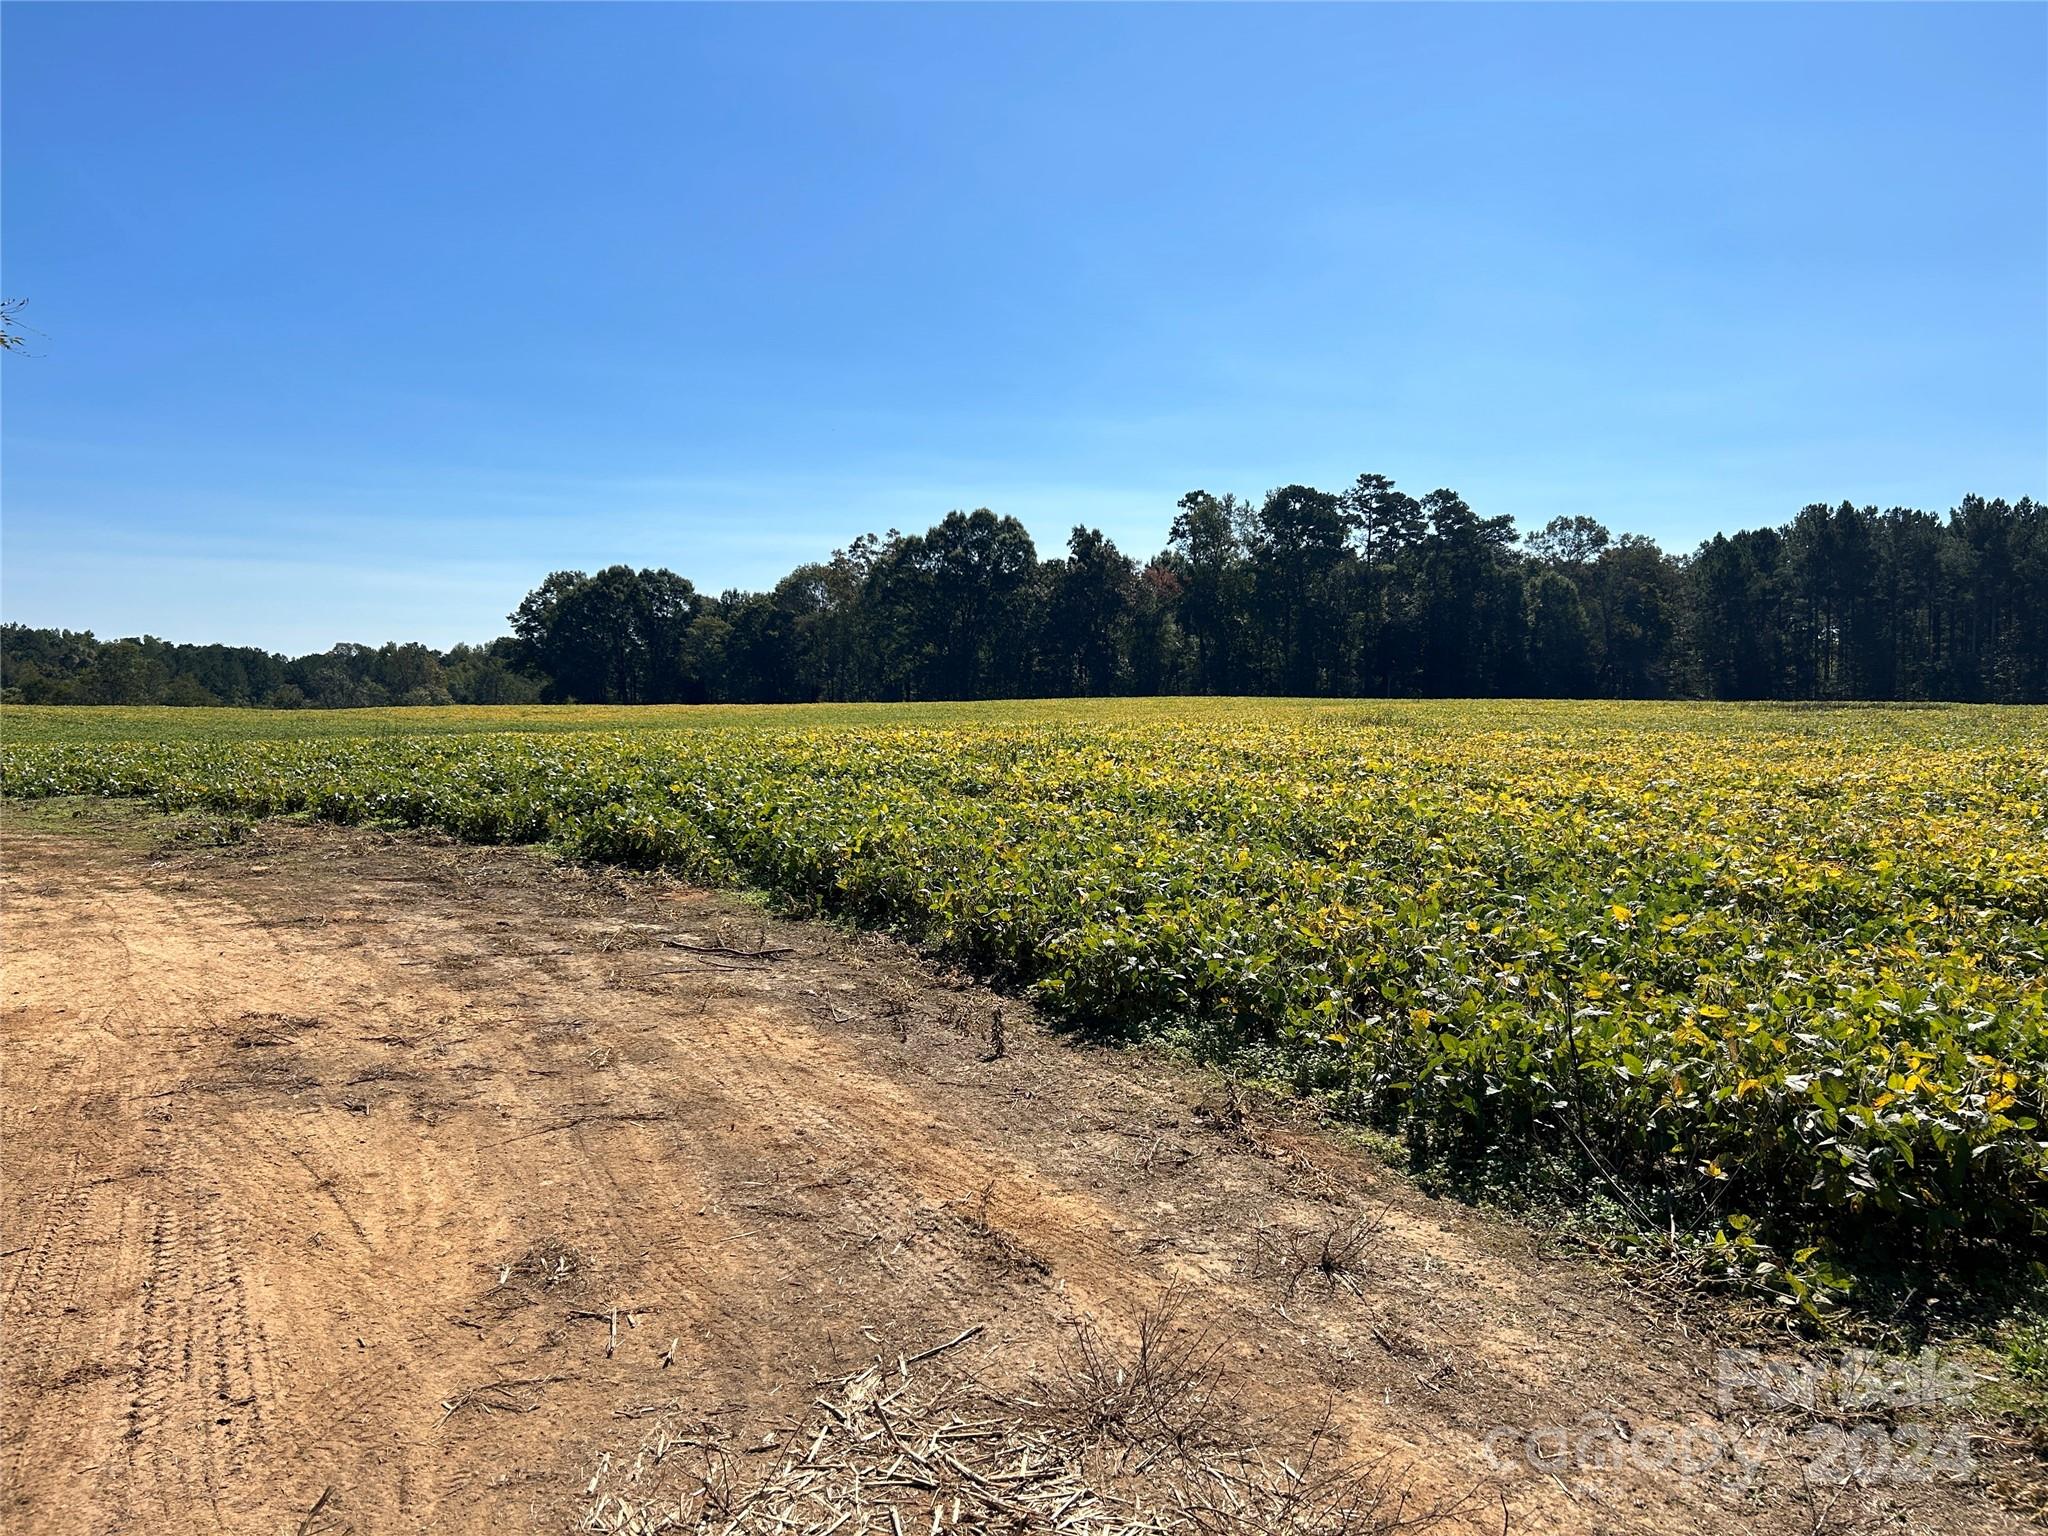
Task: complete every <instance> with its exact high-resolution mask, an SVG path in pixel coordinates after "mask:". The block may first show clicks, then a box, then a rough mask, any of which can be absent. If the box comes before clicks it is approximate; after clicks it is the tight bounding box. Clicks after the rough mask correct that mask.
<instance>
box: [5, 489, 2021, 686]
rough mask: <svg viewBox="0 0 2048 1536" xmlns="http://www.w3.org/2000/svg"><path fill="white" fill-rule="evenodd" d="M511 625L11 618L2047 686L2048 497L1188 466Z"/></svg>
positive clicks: (666, 658)
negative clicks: (1533, 484)
mask: <svg viewBox="0 0 2048 1536" xmlns="http://www.w3.org/2000/svg"><path fill="white" fill-rule="evenodd" d="M509 622H510V624H511V628H512V633H511V634H510V635H507V636H504V637H501V638H499V639H496V640H493V641H491V642H489V643H488V644H486V645H481V646H468V645H460V646H457V647H455V648H454V649H453V650H451V651H445V652H441V651H435V650H433V649H432V648H430V647H428V646H424V645H418V644H397V643H392V644H387V645H383V646H380V647H375V648H372V647H369V646H362V645H338V646H335V647H334V648H333V649H332V650H328V651H323V652H319V653H317V654H314V655H309V656H300V657H296V658H287V657H284V656H281V655H274V654H271V653H269V652H265V651H262V650H257V649H251V648H244V647H233V646H219V645H172V644H169V643H167V642H165V641H161V640H156V639H152V638H147V637H145V638H142V639H129V640H118V641H112V642H106V641H100V640H96V639H94V637H93V636H92V635H90V634H89V633H74V632H71V631H65V630H50V629H29V628H27V627H25V626H22V625H18V624H9V625H5V626H4V627H0V690H4V691H0V697H4V698H5V699H6V700H8V701H11V702H23V703H108V704H237V705H267V706H271V707H279V708H295V707H319V708H347V707H357V706H363V705H373V704H444V703H461V704H507V703H531V702H577V703H593V704H598V703H602V704H652V703H703V702H718V703H770V702H805V701H812V700H892V699H903V700H914V699H976V698H1013V697H1029V696H1040V697H1048V696H1050V697H1058V696H1067V695H1107V694H1170V693H1213V694H1281V695H1330V696H1406V695H1422V696H1434V697H1450V696H1541V697H1584V696H1600V697H1612V698H1667V697H1706V698H1723V699H1815V700H1821V699H1844V700H1848V699H1869V700H1885V699H1900V700H1911V699H1959V700H1985V701H1996V702H2041V701H2048V507H2044V505H2043V504H2042V503H2037V502H2035V501H2033V500H2032V499H2030V498H2022V499H2020V500H2018V501H2014V502H2007V501H2003V500H1996V501H1987V500H1985V499H1984V498H1982V497H1979V496H1967V497H1965V498H1963V500H1962V501H1961V503H1959V504H1958V505H1957V506H1956V507H1954V508H1952V509H1951V510H1950V511H1949V512H1948V513H1947V514H1946V515H1940V514H1934V513H1928V512H1921V511H1916V510H1912V509H1909V508H1904V507H1893V508H1890V509H1887V510H1884V511H1880V510H1879V509H1877V508H1876V507H1872V506H1865V507H1858V506H1856V505H1854V504H1853V503H1851V502H1847V501H1845V502H1842V503H1841V504H1840V505H1837V506H1829V505H1825V504H1815V505H1812V506H1808V507H1805V508H1803V509H1802V510H1801V511H1800V512H1799V514H1798V515H1797V516H1796V517H1794V518H1793V519H1792V520H1791V521H1790V522H1788V523H1785V524H1783V525H1782V526H1779V527H1775V528H1758V529H1750V530H1745V531H1742V532H1739V533H1734V534H1725V535H1716V536H1715V537H1714V538H1712V539H1709V540H1708V541H1706V542H1705V543H1703V544H1701V545H1700V546H1699V547H1698V548H1697V549H1696V550H1694V551H1693V552H1692V553H1691V554H1689V555H1673V554H1668V553H1666V552H1665V551H1664V550H1662V549H1660V548H1659V547H1658V546H1657V544H1656V543H1655V542H1654V541H1653V540H1651V539H1648V538H1644V537H1641V536H1639V535H1635V534H1622V535H1621V536H1620V537H1618V538H1617V537H1615V536H1614V535H1613V534H1611V533H1610V531H1609V530H1608V529H1607V528H1605V527H1604V526H1602V525H1601V524H1600V523H1598V522H1597V521H1595V520H1594V519H1592V518H1589V517H1560V518H1556V519H1553V520H1552V521H1551V522H1550V523H1548V524H1547V525H1546V526H1545V527H1544V528H1543V529H1542V530H1540V531H1539V532H1536V533H1533V534H1530V535H1528V536H1526V537H1521V536H1518V535H1517V532H1516V529H1515V526H1514V522H1513V520H1512V519H1511V518H1507V517H1482V516H1480V515H1479V514H1478V513H1477V512H1475V511H1474V510H1473V509H1472V508H1471V507H1470V506H1469V505H1467V504H1466V502H1465V501H1464V499H1463V498H1462V497H1460V496H1458V495H1457V494H1456V493H1455V492H1453V491H1448V490H1437V491H1431V492H1430V493H1428V494H1427V495H1425V496H1420V497H1416V496H1411V495H1409V494H1407V493H1406V492H1404V491H1401V490H1400V489H1398V488H1397V487H1396V486H1395V484H1394V483H1393V482H1392V481H1391V480H1389V479H1388V478H1387V477H1385V476H1384V475H1360V476H1359V477H1358V479H1357V480H1356V481H1355V482H1354V483H1353V484H1352V485H1350V486H1349V487H1347V488H1345V489H1344V490H1342V491H1325V490H1319V489H1316V488H1315V487H1312V486H1306V485H1288V486H1282V487H1281V488H1279V489H1278V490H1275V491H1272V492H1270V493H1268V494H1267V495H1266V496H1265V497H1264V498H1263V499H1262V500H1249V499H1243V498H1240V497H1237V496H1235V495H1228V494H1226V495H1215V494H1211V493H1210V492H1207V491H1191V492H1189V493H1188V494H1187V495H1186V496H1183V497H1182V498H1181V499H1180V502H1179V504H1178V508H1177V515H1176V516H1175V518H1174V521H1173V525H1172V532H1171V535H1170V538H1169V541H1168V544H1167V547H1166V548H1165V549H1164V550H1163V551H1161V552H1160V553H1159V554H1157V555H1155V556H1153V557H1152V558H1151V559H1150V560H1147V561H1143V562H1140V561H1138V560H1136V559H1133V558H1132V557H1131V556H1129V555H1126V554H1124V553H1123V552H1122V551H1120V550H1119V549H1118V548H1117V547H1116V545H1115V544H1114V543H1112V542H1111V541H1110V540H1109V539H1108V538H1106V537H1105V536H1104V535H1103V534H1102V533H1101V532H1100V531H1099V530H1096V529H1092V528H1086V527H1077V528H1075V529H1074V531H1073V533H1072V535H1071V536H1070V537H1069V538H1068V540H1067V546H1066V551H1065V553H1064V554H1063V555H1060V556H1058V557H1055V558H1051V559H1044V558H1041V557H1040V555H1039V552H1038V550H1037V548H1036V546H1035V545H1034V544H1033V542H1032V539H1031V536H1030V534H1029V533H1027V532H1026V531H1025V529H1024V527H1023V525H1022V524H1020V523H1019V522H1018V521H1017V520H1016V519H1015V518H1011V517H999V516H997V515H996V514H995V513H993V512H990V511H987V510H985V509H984V510H980V511H975V512H952V513H948V514H947V515H946V517H945V518H944V519H942V520H941V521H940V522H939V523H938V524H937V525H936V526H935V527H932V528H930V529H928V530H926V531H925V532H924V533H918V534H904V533H899V532H896V531H894V530H892V531H890V532H889V533H888V534H887V535H881V536H878V535H874V534H868V535H864V536H863V537H861V538H858V539H856V540H854V541H853V542H852V543H851V544H849V545H848V546H847V547H846V548H844V549H840V550H835V551H834V552H833V554H832V557H831V558H830V559H829V560H826V561H822V562H818V563H814V564H809V565H804V566H800V567H798V568H797V569H796V570H794V571H792V572H790V574H789V575H787V576H785V577H784V578H783V579H782V580H781V581H779V582H777V583H776V584H775V586H774V587H773V588H772V589H771V590H769V591H766V592H741V591H728V592H725V593H722V594H719V595H717V596H713V595H711V594H709V593H704V592H699V591H698V590H697V588H696V587H695V586H694V585H693V584H692V583H691V582H690V581H688V580H687V579H685V578H684V577H681V576H678V575H676V574H675V573H674V572H672V571H668V570H658V569H657V570H635V569H633V568H632V567H630V566H625V565H615V566H611V567H609V568H607V569H605V570H601V571H598V572H596V573H595V574H586V573H585V572H582V571H557V572H555V573H554V574H552V575H550V576H549V577H548V578H547V579H546V580H545V581H543V582H542V583H541V584H540V585H539V586H538V587H536V588H534V590H533V591H532V592H530V593H528V594H527V596H526V597H525V599H524V600H523V601H522V602H521V603H520V604H519V606H518V608H517V609H516V610H515V611H514V612H513V613H512V614H511V615H510V616H509Z"/></svg>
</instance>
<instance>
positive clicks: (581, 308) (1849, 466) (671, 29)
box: [0, 4, 2048, 651]
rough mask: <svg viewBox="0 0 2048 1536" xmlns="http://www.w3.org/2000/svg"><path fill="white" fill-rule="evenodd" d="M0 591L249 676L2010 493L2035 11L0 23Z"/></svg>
mask: <svg viewBox="0 0 2048 1536" xmlns="http://www.w3.org/2000/svg"><path fill="white" fill-rule="evenodd" d="M0 25H4V69H5V79H4V86H5V103H4V134H5V139H4V156H5V187H4V207H0V211H4V229H0V255H4V279H0V286H4V291H5V292H6V294H7V295H8V296H10V297H12V296H25V297H27V298H28V299H29V301H30V303H29V308H28V310H27V314H26V318H27V319H28V320H29V321H30V322H31V323H32V324H33V325H34V326H35V327H36V328H37V329H38V331H39V332H40V333H41V334H40V335H38V336H36V337H35V338H34V353H35V355H33V356H29V357H22V356H13V357H9V358H8V359H7V360H6V361H5V363H4V365H0V367H4V375H5V377H4V389H5V401H4V403H5V420H4V439H0V452H4V472H5V486H4V508H0V514H4V522H0V609H4V612H5V615H6V617H8V618H10V619H15V620H19V621H22V622H26V623H31V624H62V625H66V626H68V627H75V628H82V627H90V628H92V629H94V630H96V631H97V632H99V633H101V634H102V635H118V634H131V633H137V632H143V631H149V632H154V633H157V634H161V635H164V636H166V637H168V638H172V639H181V640H199V639H219V640H228V641H234V642H239V643H250V644H263V645H268V646H271V647H274V648H279V649H286V650H291V651H299V650H305V649H311V648H316V647H325V646H326V645H328V644H330V643H331V642H333V641H335V640H339V639H352V640H362V641H368V642H372V643H374V642H378V641H382V640H385V639H390V638H419V639H425V640H428V641H431V642H435V643H438V644H446V643H451V642H453V641H455V640H458V639H465V638H468V639H480V638H485V637H488V636H490V635H493V634H497V633H501V632H502V631H503V628H504V615H505V614H506V613H507V612H508V611H509V610H510V609H511V607H512V606H513V604H514V603H515V602H516V601H517V600H518V598H519V596H520V595H521V594H522V593H523V592H524V591H525V590H526V589H527V588H528V587H529V586H531V585H533V584H534V583H535V582H536V581H537V580H538V579H539V578H540V577H541V576H542V575H544V574H545V573H546V572H547V571H549V570H550V569H554V568H559V567H584V568H591V567H595V566H598V565H602V564H607V563H611V562H613V561H619V560H623V561H629V562H631V563H634V564H665V565H668V566H671V567H673V568H674V569H676V570H678V571H680V572H682V573H683V574H685V575H687V576H689V577H691V578H692V579H693V580H695V581H696V582H697V583H698V585H699V586H701V587H708V588H711V589H714V590H716V589H720V588H723V587H726V586H728V585H765V584H767V583H768V582H770V581H772V580H773V579H774V578H775V577H777V576H779V575H780V574H781V573H783V572H784V571H786V570H787V569H788V568H789V567H790V566H792V565H794V564H796V563H798V562H799V561H802V560H805V559H811V558H820V557H823V556H824V555H825V554H826V553H827V552H828V551H829V550H831V549H832V548H833V547H834V546H835V545H838V544H843V543H845V542H846V541H847V540H848V539H850V538H851V537H853V536H854V535H855V534H858V533H860V532H863V531H865V530H869V529H876V530H880V529H885V528H887V527H890V526H892V525H893V526H898V527H902V528H906V529H913V528H922V527H924V526H926V525H927V524H929V523H930V522H932V521H934V520H936V519H937V518H938V517H939V516H940V515H942V514H943V513H944V512H946V511H947V510H948V509H949V508H952V507H956V506H957V507H973V506H979V505H987V506H991V507H994V508H995V509H996V510H998V511H1001V512H1010V513H1014V514H1016V515H1017V516H1019V517H1020V518H1022V519H1023V520H1024V522H1025V523H1026V524H1027V526H1029V527H1030V528H1031V530H1032V532H1033V533H1034V535H1036V537H1037V539H1038V541H1039V545H1040V548H1041V550H1042V551H1047V552H1051V551H1053V550H1054V549H1056V548H1057V547H1058V546H1059V545H1061V544H1062V543H1063V541H1064V539H1065V536H1066V532H1067V530H1068V528H1069V527H1071V526H1072V525H1073V524H1074V523H1075V522H1077V521H1086V522H1089V523H1093V524H1097V525H1099V526H1101V527H1103V528H1105V529H1107V530H1108V531H1109V533H1110V534H1111V535H1112V536H1113V537H1114V538H1116V539H1117V540H1118V541H1119V542H1120V543H1121V544H1123V545H1124V547H1125V548H1126V549H1128V550H1130V551H1132V552H1133V553H1136V554H1139V555H1141V556H1142V555H1147V554H1150V553H1151V552H1152V551H1154V550H1155V549H1157V548H1158V547H1159V546H1160V544H1161V543H1162V542H1163V540H1164V538H1165V534H1166V528H1167V524H1168V522H1169V521H1170V519H1171V517H1172V512H1173V503H1174V500H1175V499H1176V498H1177V497H1178V496H1179V495H1180V494H1181V493H1182V492H1183V491H1186V490H1188V489H1190V488H1193V487H1197V486H1201V487H1206V488H1208V489H1212V490H1217V491H1223V490H1236V491H1239V492H1241V493H1250V494H1258V493H1260V492H1262V491H1264V490H1265V489H1267V488H1268V487H1270V486H1272V485H1275V484H1279V483H1283V482H1285V481H1289V480H1297V479H1298V480H1305V481H1308V482H1311V483H1317V484H1322V485H1326V486H1331V487H1336V486H1339V485H1341V484H1343V483H1346V482H1348V481H1349V480H1350V479H1351V478H1352V477H1353V476H1354V475H1356V474H1357V473H1358V472H1359V471H1361V470H1368V469H1370V470H1377V471H1381V472H1384V473H1388V474H1391V475H1393V476H1395V477H1396V479H1398V480H1399V481H1400V482H1401V483H1402V484H1403V485H1405V486H1406V487H1407V488H1409V489H1411V490H1414V491H1417V492H1420V491H1423V490H1427V489H1430V488H1432V487H1435V486H1438V485H1449V486H1452V487H1455V488H1456V489H1458V490H1460V491H1462V492H1463V493H1464V494H1465V495H1466V496H1467V497H1468V498H1469V499H1470V500H1471V501H1472V502H1473V503H1474V504H1475V505H1476V506H1478V507H1479V508H1480V509H1481V510H1482V511H1483V512H1486V513H1489V514H1490V513H1497V512H1510V513H1512V514H1514V516H1515V517H1516V518H1517V519H1518V520H1519V521H1520V523H1521V525H1522V526H1523V527H1524V528H1525V529H1528V528H1533V527H1535V526H1539V525H1540V524H1541V523H1543V522H1544V521H1545V520H1547V519H1548V518H1550V517H1552V516H1554V515H1557V514H1559V513H1576V512H1586V513H1591V514H1593V515H1595V516H1597V517H1600V518H1601V519H1603V520H1605V521H1606V522H1608V523H1609V524H1610V525H1611V526H1613V527H1614V528H1615V529H1616V530H1617V531H1620V530H1629V531H1639V532H1646V533H1651V534H1654V535H1656V536H1657V537H1659V538H1660V539H1662V540H1664V541H1665V542H1666V543H1667V544H1668V545H1670V546H1672V547H1677V548H1689V547H1690V546H1691V545H1692V544H1693V543H1695V542H1696V541H1697V540H1698V539H1700V538H1701V537H1703V536H1705V535H1707V534H1709V533H1711V532H1713V531H1714V530H1715V529H1717V528H1732V527H1735V526H1742V525H1753V524H1756V523H1760V522H1775V521H1779V520H1782V519H1783V518H1785V517H1787V516H1789V515H1790V514H1791V513H1792V512H1794V511H1795V510H1796V509H1797V508H1798V506H1799V505H1800V504H1802V503H1803V502H1806V501H1810V500H1816V499H1826V500H1835V499H1839V498H1842V497H1844V496H1847V497H1853V498H1855V499H1856V500H1858V501H1874V502H1878V503H1882V504H1891V503H1895V502H1901V503H1909V504H1915V505H1924V506H1930V507H1946V506H1948V505H1950V504H1952V503H1953V502H1954V500H1955V499H1956V498H1957V497H1959V496H1960V495H1962V494H1963V493H1964V492H1966V491H1970V490H1977V491H1981V492H1983V493H1985V494H1991V495H1999V494H2003V495H2014V496H2016V495H2022V494H2032V495H2040V494H2042V493H2043V492H2044V491H2048V107H2044V93H2043V91H2042V89H2041V81H2042V65H2043V61H2044V58H2048V7H2042V6H2038V5H2011V6H1995V5H1994V6H1966V5H1945V6H1907V5H1869V6H1865V5H1829V6H1823V5H1796V6H1787V7H1779V6H1763V5H1756V6H1713V7H1698V8H1695V7H1689V6H1654V7H1640V8H1639V7H1623V6H1605V5H1602V6H1590V5H1589V6H1557V7H1515V8H1496V7H1491V6H1442V7H1408V6H1393V5H1387V6H1364V7H1355V8H1338V7H1320V6H1318V7H1302V8H1293V7H1242V8H1224V7H1199V8H1183V7H1171V6H1144V7H1128V8H1107V7H1104V8H1082V7H1075V6H1046V7H1041V8H1033V9H1011V8H999V7H962V8H937V7H906V8H876V9H868V8H855V7H830V8H823V7H798V6H769V7H757V8H750V9H727V8H714V7H657V6H597V5H588V6H583V5H579V6H570V5H562V6H534V7H522V6H509V5H491V6H483V5H467V6H445V7H444V6H429V5H411V6H402V7H400V6H391V7H386V6H370V5H348V6H319V5H278V6H254V5H229V6H218V7H214V6H190V5H147V6H137V7H128V6H118V5H92V6H85V5H78V6H54V5H23V4H9V5H7V6H5V8H4V17H0Z"/></svg>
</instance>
